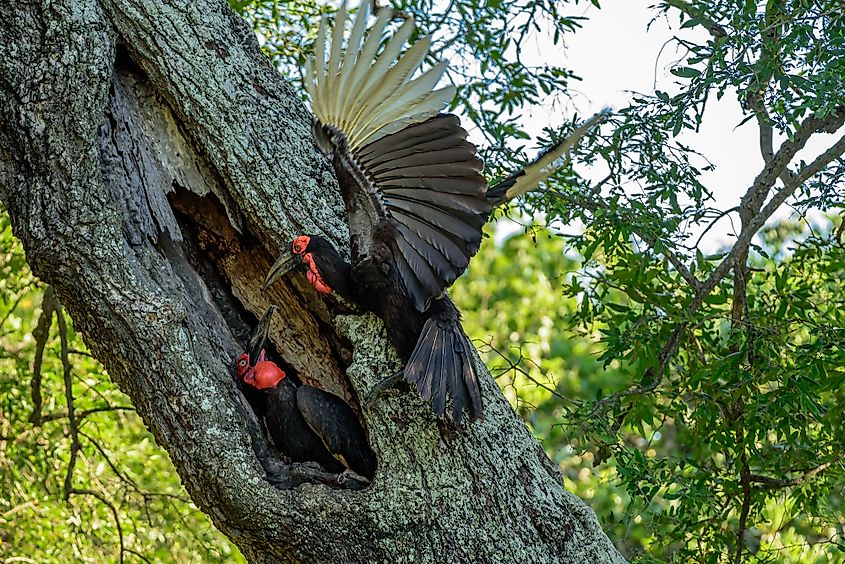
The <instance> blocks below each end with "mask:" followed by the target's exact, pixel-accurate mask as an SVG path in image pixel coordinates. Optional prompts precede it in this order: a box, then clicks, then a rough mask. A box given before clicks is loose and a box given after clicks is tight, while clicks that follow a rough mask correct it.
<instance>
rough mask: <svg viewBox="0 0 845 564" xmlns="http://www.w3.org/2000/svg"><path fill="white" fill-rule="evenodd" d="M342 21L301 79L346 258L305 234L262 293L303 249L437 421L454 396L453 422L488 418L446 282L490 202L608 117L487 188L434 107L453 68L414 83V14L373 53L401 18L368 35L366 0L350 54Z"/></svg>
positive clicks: (531, 177) (472, 244) (448, 121)
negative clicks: (332, 186)
mask: <svg viewBox="0 0 845 564" xmlns="http://www.w3.org/2000/svg"><path fill="white" fill-rule="evenodd" d="M346 16H347V11H346V5H345V3H344V4H343V5H341V7H340V10H339V12H338V14H337V18H336V20H335V22H336V23H335V25H334V31H333V32H332V31H331V30H328V29H327V24H326V20H323V21H322V22H321V25H320V30H319V32H318V34H317V40H316V45H315V55H314V56H312V57H311V58H310V59H309V61H308V66H307V69H306V77H305V84H306V87H307V89H308V93H309V95H310V98H311V106H312V109H313V111H314V114H315V115H316V118H317V121H316V122H315V124H314V133H315V137H316V139H317V143H318V145H319V146H320V147H321V149H322V150H323V151H324V152H325V153H326V154H327V155H329V156H330V157H331V158H332V162H333V165H334V169H335V172H336V174H337V177H338V181H339V184H340V187H341V190H342V192H343V197H344V201H345V204H346V210H347V213H348V216H349V217H348V221H349V228H350V238H351V241H350V243H351V257H352V262H351V264H349V263H347V262H346V261H344V260H343V258H342V257H341V255H340V254H339V253H338V252H337V250H336V249H334V248H333V247H332V246H331V245H330V244H329V243H328V242H327V241H326V240H325V239H323V238H321V237H319V236H317V235H302V236H299V237H297V238H296V239H295V241H294V243H293V246H292V250H293V255H290V254H287V253H285V254H283V255H282V257H281V258H280V259H279V260H278V261H277V262H276V264H275V265H274V266H273V267H272V268H271V270H270V272H269V273H268V275H267V279H266V280H265V287H266V286H269V285H270V284H272V283H273V282H274V281H275V280H276V279H277V278H278V277H279V276H281V275H282V274H284V273H285V272H287V271H288V270H290V268H292V263H293V260H292V259H295V258H296V257H297V256H298V257H300V258H301V260H302V262H304V263H305V264H306V265H307V267H308V270H307V276H308V280H309V281H310V282H311V284H313V285H314V287H315V288H316V289H317V291H319V292H322V293H330V292H332V291H336V292H337V293H338V294H340V295H341V296H343V297H344V298H345V299H347V300H350V301H352V302H353V303H356V304H358V305H359V306H361V307H363V308H364V309H366V310H369V311H372V312H374V313H375V314H376V315H378V316H379V317H381V318H382V320H384V323H385V326H386V329H387V334H388V337H389V339H390V340H391V342H392V343H393V344H394V346H395V347H396V348H397V351H398V352H399V355H400V357H401V358H402V359H403V361H404V362H405V363H406V365H405V369H404V377H405V378H406V379H407V380H408V381H409V382H411V383H413V384H415V385H416V388H417V391H418V392H419V394H420V395H421V396H422V397H423V399H425V400H430V401H431V402H432V405H433V408H434V411H435V413H437V414H438V415H442V414H443V413H444V412H445V410H446V400H447V396H448V397H451V398H452V412H451V415H452V419H453V420H454V421H455V422H457V423H460V422H461V419H462V414H463V412H464V411H465V410H466V411H468V412H469V414H470V415H471V417H473V418H476V417H478V416H480V415H481V412H482V399H481V390H480V387H479V383H478V376H477V374H476V371H475V368H474V366H473V361H472V358H471V355H470V354H469V350H470V347H471V346H472V345H471V344H470V342H469V339H468V338H467V336H466V335H465V334H464V331H463V329H462V328H461V324H460V313H459V312H458V309H457V308H456V307H455V305H454V304H453V303H452V301H451V300H450V299H449V296H448V295H447V294H446V288H447V287H448V286H450V285H451V284H452V283H453V282H454V281H455V279H456V278H457V277H458V276H460V275H461V274H462V273H463V272H464V270H465V269H466V267H467V265H468V262H469V259H470V258H471V257H472V256H473V255H474V254H475V253H476V251H478V248H479V245H480V244H481V239H482V233H481V230H482V227H483V226H484V224H485V223H486V222H487V220H488V219H489V217H490V212H491V210H492V209H493V208H494V207H495V206H497V205H499V204H501V203H503V202H506V201H508V200H510V199H512V198H514V197H516V196H518V195H520V194H523V193H525V192H528V191H530V190H533V189H535V188H536V187H537V186H538V185H539V184H540V183H541V182H543V181H544V180H546V179H547V178H548V176H549V175H550V174H551V173H552V172H553V171H554V170H556V168H557V167H555V166H554V163H555V161H556V160H557V159H559V158H560V157H561V156H562V155H563V154H564V153H567V154H568V152H569V149H571V148H572V146H573V145H574V144H575V143H576V142H577V140H578V139H579V138H580V137H581V136H582V135H583V134H584V133H585V132H586V131H587V130H588V129H589V128H590V127H592V126H593V125H595V124H596V123H597V122H598V121H599V120H601V119H602V117H603V116H604V112H603V113H601V114H597V115H596V116H594V117H593V118H591V119H590V120H588V121H587V122H585V123H584V124H582V125H581V126H580V127H578V128H577V129H576V130H575V131H574V132H573V133H572V135H570V136H569V137H568V138H567V139H565V140H563V141H561V142H560V143H558V144H557V145H555V146H554V147H552V148H551V149H550V150H548V151H547V152H545V153H544V154H543V155H541V156H540V157H539V158H538V159H537V160H536V161H535V162H534V163H532V164H531V165H529V166H528V167H526V168H525V169H524V170H520V171H519V172H518V173H516V174H513V175H511V176H510V177H509V178H507V179H505V180H504V181H502V182H500V183H499V184H497V185H495V186H492V187H490V188H489V189H488V187H487V183H486V181H485V179H484V177H483V176H482V175H481V170H482V168H483V165H482V161H481V159H479V158H478V156H477V155H476V148H475V146H474V145H473V144H471V143H469V142H468V141H467V140H466V137H467V132H466V131H465V130H464V129H463V128H462V127H461V126H460V120H459V119H458V117H457V116H454V115H451V114H440V113H439V112H440V111H441V110H442V109H443V108H444V107H445V106H446V105H447V104H448V103H449V102H450V101H451V100H452V98H453V97H454V95H455V87H454V86H451V85H450V86H446V87H444V88H440V89H436V88H435V86H436V85H437V83H438V81H439V80H440V78H441V76H442V75H443V73H444V71H445V69H446V63H445V62H444V61H441V62H439V63H438V64H436V65H434V66H433V67H432V68H430V69H429V70H427V71H426V72H423V73H422V74H420V75H419V76H417V77H416V78H413V79H412V78H411V76H412V74H413V73H414V72H415V71H416V70H417V68H418V67H419V66H420V65H421V64H422V62H423V59H424V58H425V57H426V55H427V54H428V49H429V46H430V43H431V41H430V38H428V37H426V38H423V39H421V40H420V41H418V42H417V43H415V44H414V45H412V46H411V47H409V48H408V49H407V50H406V51H404V52H401V51H402V47H403V45H404V43H405V41H406V40H407V39H408V37H409V36H410V35H411V33H412V32H413V28H414V24H413V20H412V19H411V18H408V19H407V20H406V21H405V23H404V24H403V25H402V26H401V27H400V28H399V29H398V30H397V31H396V33H395V34H394V35H393V37H391V38H390V39H389V40H387V41H386V42H385V44H384V47H383V48H382V49H381V50H380V51H379V47H380V45H381V43H382V42H381V36H382V32H383V31H384V28H385V26H386V25H387V23H388V22H389V21H390V19H391V18H392V17H393V13H392V11H391V10H390V9H389V8H382V9H381V10H379V12H378V19H377V21H376V23H375V24H374V25H373V27H372V28H371V29H370V30H369V32H368V33H367V34H365V26H366V22H367V19H368V17H369V2H363V3H362V5H361V6H360V8H359V10H358V14H357V17H356V18H355V22H354V24H353V25H352V29H351V32H350V34H349V38H348V40H347V41H346V46H345V48H344V46H343V45H344V23H345V20H346ZM365 35H366V39H365V37H364V36H365ZM327 44H328V45H329V57H328V60H326V59H325V51H326V46H327ZM377 52H378V54H377Z"/></svg>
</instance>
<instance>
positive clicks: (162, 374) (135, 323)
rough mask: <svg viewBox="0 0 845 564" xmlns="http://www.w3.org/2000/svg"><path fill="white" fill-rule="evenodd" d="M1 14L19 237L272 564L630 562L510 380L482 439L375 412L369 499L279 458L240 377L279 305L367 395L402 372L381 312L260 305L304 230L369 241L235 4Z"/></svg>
mask: <svg viewBox="0 0 845 564" xmlns="http://www.w3.org/2000/svg"><path fill="white" fill-rule="evenodd" d="M0 18H2V23H0V34H2V35H0V96H2V98H0V102H2V103H0V111H2V113H0V116H2V117H0V196H2V199H3V201H4V203H5V204H6V206H7V208H8V210H9V213H10V214H11V217H12V220H13V226H14V229H15V233H16V235H17V236H18V237H20V238H21V239H22V241H23V243H24V246H25V248H26V252H27V258H28V261H29V262H30V264H31V266H32V268H33V271H34V272H35V273H36V274H37V275H38V276H40V277H41V278H42V279H43V280H45V281H47V282H49V283H50V284H53V285H54V286H55V288H56V291H57V292H58V295H59V296H60V298H61V300H62V302H63V304H64V305H65V307H66V308H67V309H68V311H69V312H70V313H71V315H72V316H73V319H74V321H75V323H76V327H77V329H78V330H80V332H81V333H82V334H83V335H84V337H85V340H86V342H87V343H88V345H89V347H90V348H91V350H92V351H93V353H94V354H95V355H96V356H97V358H98V359H100V360H101V361H102V362H103V364H104V365H105V366H106V368H107V369H108V370H109V373H110V374H111V376H112V378H113V379H114V380H115V382H117V384H118V385H119V386H120V388H121V389H122V390H124V391H125V392H126V393H127V394H129V396H130V397H131V399H132V402H133V405H134V406H135V407H136V408H137V410H138V412H139V413H140V414H141V416H142V417H143V418H144V420H145V422H146V424H147V425H148V426H149V428H150V429H151V430H152V432H153V433H154V434H155V436H156V439H157V440H158V442H159V443H160V444H161V445H162V446H163V447H164V448H165V449H167V451H168V452H169V454H170V456H171V458H172V460H173V462H174V464H175V466H176V469H177V471H178V472H179V474H180V476H181V478H182V480H183V482H184V484H185V486H186V488H187V490H188V492H189V493H190V495H191V497H192V499H193V500H194V501H195V502H196V503H197V505H198V506H199V507H200V508H201V509H202V510H203V511H204V512H206V513H207V514H209V515H210V516H211V518H212V519H213V521H214V523H215V525H216V526H217V527H218V528H219V529H220V530H221V531H222V532H223V533H225V534H226V535H227V536H229V537H230V538H231V539H232V540H233V541H234V542H235V544H237V546H238V547H239V548H240V549H241V550H242V551H243V553H244V554H245V555H246V556H247V557H248V558H249V559H250V560H251V561H256V562H263V561H267V562H272V561H298V560H302V561H314V562H347V561H349V562H371V561H382V562H402V561H408V562H410V561H414V562H416V561H424V562H442V561H478V562H529V561H531V562H617V561H621V560H622V559H621V557H620V556H619V554H618V553H617V551H616V550H615V549H614V547H613V545H612V544H611V543H610V541H609V540H608V539H607V537H606V536H605V535H604V533H603V532H602V530H601V528H600V527H599V525H598V523H597V521H596V518H595V515H594V514H593V512H592V511H591V510H590V509H589V508H587V507H586V506H585V505H584V504H583V503H582V502H581V501H580V500H578V499H576V498H575V497H574V496H572V495H571V494H569V493H568V492H566V491H565V490H564V489H563V487H562V480H561V475H560V473H559V471H558V469H557V468H556V467H555V466H554V464H552V463H551V462H550V461H549V459H548V458H547V457H546V456H545V454H544V453H543V451H542V449H541V447H540V446H539V445H538V443H537V442H536V441H535V440H534V439H533V437H532V436H531V434H530V432H529V431H528V429H527V428H526V427H525V425H524V424H523V422H522V421H521V420H520V419H519V418H518V417H517V416H516V414H515V413H514V412H513V410H512V409H511V408H510V407H509V406H508V404H507V402H506V401H505V400H504V399H503V397H502V395H501V394H500V393H499V391H498V389H497V387H496V385H495V383H494V382H493V381H492V379H491V378H490V377H489V374H487V373H486V371H484V377H483V379H482V380H483V391H484V399H485V402H486V406H487V407H486V415H485V417H484V419H483V420H482V421H480V422H477V423H473V424H472V425H469V426H468V427H467V428H466V429H465V430H460V431H459V430H456V429H454V428H452V427H450V425H448V424H446V423H445V422H443V421H441V420H437V419H436V418H435V417H434V416H433V415H432V414H431V410H430V408H429V407H428V406H427V405H426V404H424V403H422V402H421V401H420V400H419V399H418V398H416V396H415V395H414V394H411V393H388V394H387V395H386V396H384V398H383V399H380V400H379V401H378V402H377V403H376V404H375V405H374V407H373V408H372V409H371V410H370V411H367V412H364V413H362V418H363V420H364V422H365V424H366V426H367V429H368V433H369V438H370V441H371V444H372V447H373V449H374V451H375V452H376V454H377V456H378V459H379V471H378V474H377V476H376V479H375V481H374V482H373V484H372V485H370V486H369V487H368V488H366V489H363V490H354V489H351V488H349V487H345V486H349V485H354V484H352V483H350V482H347V483H345V484H344V483H338V482H337V481H336V480H335V477H334V476H331V475H325V474H323V473H321V472H318V471H316V470H314V469H313V468H312V467H310V466H308V465H304V466H302V465H287V464H282V463H279V461H278V460H277V459H276V458H275V457H274V456H273V454H272V451H271V449H270V447H268V445H267V444H266V442H265V439H264V437H263V434H262V433H261V432H260V428H259V426H258V424H257V422H256V420H255V418H254V416H253V415H252V413H251V411H250V409H249V407H248V406H247V405H246V404H245V402H244V400H243V397H242V395H241V394H240V393H239V392H238V391H237V389H236V387H235V385H234V383H233V380H232V377H231V374H230V365H231V363H232V360H233V358H234V356H235V355H236V354H237V353H239V352H240V350H242V349H243V344H242V343H243V339H244V336H245V333H246V331H247V330H248V328H249V325H250V324H251V323H254V322H255V316H254V314H255V313H257V312H261V311H262V310H263V309H264V307H266V306H267V305H268V304H269V303H270V302H273V303H276V304H277V305H279V306H280V307H281V309H282V315H278V316H277V317H276V324H275V325H274V327H273V332H272V337H273V342H274V345H275V348H276V350H277V352H278V353H279V355H280V356H281V357H282V358H283V359H284V360H285V361H286V362H287V363H289V364H290V365H291V366H292V367H293V368H295V369H296V371H297V372H298V373H299V375H300V376H301V379H302V380H304V381H306V382H310V383H314V384H317V385H319V386H321V387H324V388H327V389H330V390H332V391H335V392H337V393H340V394H342V395H344V396H345V397H346V398H347V399H348V400H350V401H352V402H355V398H356V397H357V395H358V394H359V393H363V392H366V390H367V389H369V387H370V386H371V385H373V384H374V383H375V382H377V381H378V380H379V379H381V378H382V377H383V376H384V375H386V374H388V373H390V372H392V371H393V370H394V369H395V368H396V367H397V366H398V361H397V359H396V357H395V354H394V353H393V351H392V349H391V348H390V347H389V345H387V342H386V340H385V335H384V330H383V328H382V325H381V323H380V322H379V321H378V320H376V319H374V318H372V317H371V316H361V315H356V314H354V311H352V310H351V309H350V308H349V306H348V305H347V304H342V303H339V302H338V301H337V300H335V299H332V298H329V299H322V298H320V297H318V296H317V294H316V293H315V292H314V291H313V290H312V289H311V287H310V286H309V285H308V284H307V282H306V281H305V280H304V277H303V276H301V275H296V274H295V275H292V276H289V277H288V278H287V279H286V280H284V281H283V282H282V283H280V284H277V285H276V287H274V289H273V290H272V292H270V293H267V294H262V293H261V292H260V291H259V285H260V283H261V279H262V277H263V275H264V273H265V272H266V270H267V268H268V267H269V265H270V262H271V261H272V259H273V257H274V255H275V254H276V253H277V252H278V251H279V250H280V248H281V247H283V246H286V245H287V244H288V242H289V241H290V240H291V239H292V237H293V236H294V235H295V234H297V233H303V232H310V233H321V234H323V235H324V236H326V237H327V238H329V240H331V241H332V242H333V243H335V245H336V246H337V247H338V248H346V247H348V241H347V231H346V225H345V219H344V212H343V205H342V202H341V200H340V198H339V193H338V190H337V186H336V181H335V179H334V176H333V174H332V172H331V168H330V165H329V164H328V163H327V162H326V161H325V159H323V158H322V157H321V156H320V155H319V154H318V152H317V151H316V150H315V148H314V146H313V143H312V141H311V136H310V129H309V127H310V125H309V120H310V118H309V114H308V113H307V111H306V110H305V108H304V107H303V105H302V104H301V103H300V102H299V100H298V98H297V97H296V95H295V94H294V93H293V92H292V91H291V89H290V87H289V86H288V85H287V84H286V83H285V81H284V79H283V78H282V77H281V76H279V75H278V73H277V72H276V71H275V69H274V68H273V67H272V65H271V64H270V62H269V61H268V60H267V59H266V58H265V57H264V56H263V55H262V54H261V53H260V51H259V49H258V46H257V43H256V41H255V38H254V36H253V34H252V33H251V31H250V30H249V29H248V27H247V26H246V25H245V24H244V23H243V22H242V21H241V20H240V19H239V18H238V16H237V15H236V14H234V13H232V12H231V11H230V10H229V8H228V6H227V5H226V3H225V2H222V1H216V0H203V1H195V2H191V1H181V2H177V1H172V2H167V3H164V4H160V3H159V2H156V1H153V0H101V1H99V2H98V1H96V0H59V1H55V2H46V1H45V2H22V3H4V4H3V5H2V6H0ZM250 312H251V313H250ZM271 482H272V483H271Z"/></svg>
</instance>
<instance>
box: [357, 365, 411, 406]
mask: <svg viewBox="0 0 845 564" xmlns="http://www.w3.org/2000/svg"><path fill="white" fill-rule="evenodd" d="M404 379H405V371H404V370H399V371H397V372H394V373H393V374H391V375H390V376H388V377H387V378H385V379H384V380H382V381H381V382H379V383H378V384H376V385H375V386H373V387H372V389H370V391H369V392H368V393H367V395H366V396H365V397H364V409H366V410H367V411H369V410H370V408H372V406H373V403H375V401H376V400H377V399H378V398H379V396H381V394H383V393H384V392H385V391H386V390H387V389H388V388H392V387H393V386H395V385H396V384H398V383H399V382H401V381H403V380H404Z"/></svg>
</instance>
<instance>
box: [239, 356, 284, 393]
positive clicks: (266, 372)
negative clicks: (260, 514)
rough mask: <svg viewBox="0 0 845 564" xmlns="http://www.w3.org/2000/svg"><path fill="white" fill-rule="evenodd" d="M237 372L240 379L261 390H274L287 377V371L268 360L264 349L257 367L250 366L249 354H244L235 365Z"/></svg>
mask: <svg viewBox="0 0 845 564" xmlns="http://www.w3.org/2000/svg"><path fill="white" fill-rule="evenodd" d="M235 372H236V373H237V375H238V378H241V379H242V380H243V381H244V382H246V383H247V384H249V385H250V386H253V387H255V388H258V389H259V390H264V389H266V388H272V387H274V386H275V385H276V384H278V383H279V382H281V381H282V378H284V377H285V371H284V370H282V369H281V368H279V367H278V366H276V363H275V362H271V361H269V360H267V356H266V354H265V352H264V350H263V349H262V351H261V353H260V354H259V355H258V362H256V363H255V366H250V364H249V353H244V354H242V355H241V356H240V358H239V359H238V363H237V365H235Z"/></svg>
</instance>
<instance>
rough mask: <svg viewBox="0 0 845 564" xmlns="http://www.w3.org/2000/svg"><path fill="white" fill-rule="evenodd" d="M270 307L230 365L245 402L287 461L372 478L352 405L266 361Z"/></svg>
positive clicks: (372, 462) (364, 440)
mask: <svg viewBox="0 0 845 564" xmlns="http://www.w3.org/2000/svg"><path fill="white" fill-rule="evenodd" d="M274 310H275V307H270V308H269V309H268V310H267V312H266V313H265V314H264V316H263V317H262V319H261V321H260V323H259V325H258V327H257V328H256V330H255V332H254V333H253V336H252V338H251V340H250V346H249V350H248V351H246V352H244V353H243V354H241V356H240V357H238V359H237V360H236V363H235V373H236V374H237V376H238V378H239V379H240V380H241V381H242V382H243V383H244V385H245V388H246V389H247V390H249V395H250V396H252V398H251V401H250V404H251V405H253V406H255V408H256V414H257V415H259V417H263V419H264V423H265V425H266V427H267V431H268V433H269V434H270V437H271V438H272V439H273V442H274V443H275V445H276V446H277V447H278V448H279V450H281V451H282V452H283V453H285V454H286V455H288V456H289V457H290V458H291V460H292V461H294V462H317V463H318V464H319V465H320V466H322V467H323V469H325V470H326V471H328V472H334V473H340V472H343V471H345V470H346V469H347V468H348V469H350V470H352V471H353V472H355V473H356V474H358V475H360V476H363V477H364V478H367V479H372V477H373V475H374V474H375V471H376V458H375V455H374V454H373V452H372V451H371V450H370V447H369V445H368V443H367V436H366V433H365V432H364V429H363V427H362V426H361V423H360V422H359V421H358V418H357V417H356V415H355V412H354V411H353V410H352V408H351V407H349V405H348V404H347V403H346V402H345V401H343V400H342V399H341V398H339V397H338V396H336V395H334V394H332V393H329V392H326V391H325V390H320V389H319V388H315V387H314V386H308V385H297V384H295V383H294V382H293V381H292V380H291V379H290V378H289V377H287V375H286V374H285V372H284V370H282V369H281V368H279V366H278V365H277V364H276V363H275V362H273V361H271V360H268V359H267V356H266V351H265V343H266V340H267V333H268V331H269V328H270V317H271V316H272V314H273V311H274ZM256 395H257V396H259V398H255V397H254V396H256ZM256 399H258V401H256Z"/></svg>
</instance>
